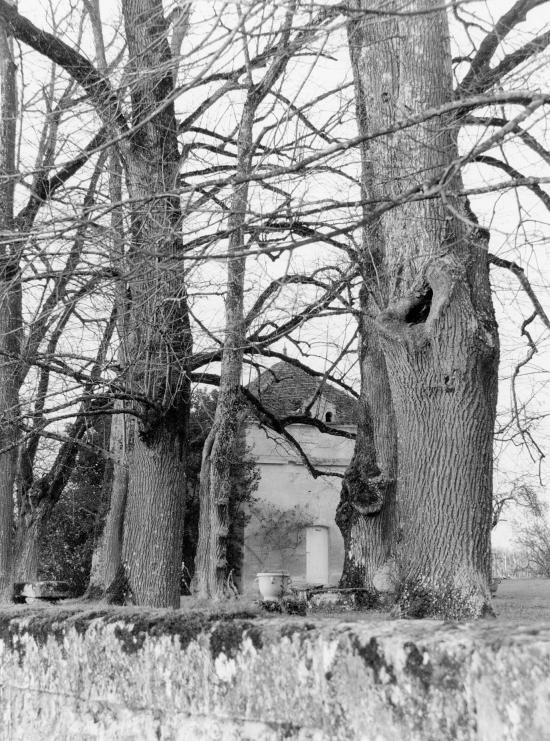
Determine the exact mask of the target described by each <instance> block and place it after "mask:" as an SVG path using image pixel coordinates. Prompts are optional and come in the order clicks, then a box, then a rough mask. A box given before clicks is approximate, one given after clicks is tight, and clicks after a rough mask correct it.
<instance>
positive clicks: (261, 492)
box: [243, 423, 355, 592]
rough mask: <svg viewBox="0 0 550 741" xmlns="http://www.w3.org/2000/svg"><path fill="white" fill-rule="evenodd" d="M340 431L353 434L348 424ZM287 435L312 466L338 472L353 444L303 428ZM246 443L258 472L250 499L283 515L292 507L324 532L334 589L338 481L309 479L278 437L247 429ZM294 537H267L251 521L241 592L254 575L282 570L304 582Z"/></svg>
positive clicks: (339, 545)
mask: <svg viewBox="0 0 550 741" xmlns="http://www.w3.org/2000/svg"><path fill="white" fill-rule="evenodd" d="M341 427H342V429H346V430H352V431H353V430H355V428H354V427H353V426H352V425H347V426H346V425H344V426H341ZM290 431H291V432H292V434H293V436H294V437H296V439H297V440H298V441H299V442H300V444H301V445H302V446H303V448H304V450H305V451H306V452H307V453H308V455H309V456H310V459H311V460H312V462H313V463H314V464H315V466H316V467H318V468H321V469H328V470H331V471H336V472H338V473H340V474H343V473H344V471H345V469H346V466H347V465H348V463H349V461H350V460H351V456H352V454H353V445H354V441H353V440H351V439H347V438H344V437H334V436H333V435H326V434H323V433H321V432H319V430H317V429H316V428H314V427H310V426H308V425H292V426H291V429H290ZM246 442H247V446H248V448H249V449H250V452H251V455H252V456H253V457H254V458H255V459H256V462H257V465H258V467H259V469H260V474H261V479H260V483H259V487H258V491H257V492H256V494H255V497H257V499H258V501H259V502H269V503H271V504H273V505H275V506H276V507H278V508H279V509H282V510H286V511H290V510H292V509H293V508H295V507H298V508H299V514H300V515H301V514H305V515H309V517H310V520H311V524H316V525H323V526H325V527H328V528H329V574H330V577H329V582H330V583H331V584H337V583H338V580H339V578H340V576H341V574H342V565H343V563H344V542H343V539H342V536H341V534H340V531H339V530H338V528H337V527H336V524H335V522H334V516H335V514H336V507H337V506H338V502H339V500H340V487H341V483H342V482H341V479H340V478H337V477H334V476H321V477H318V478H316V479H314V478H313V477H312V476H311V474H310V473H309V471H308V470H307V468H306V467H305V466H304V464H303V463H302V460H301V458H300V457H299V456H298V454H297V453H296V451H295V450H294V449H293V448H291V447H290V446H289V444H288V443H287V442H286V441H285V440H284V438H283V437H281V436H280V435H277V434H275V433H273V432H271V431H266V430H264V429H263V428H262V427H260V426H259V425H257V424H254V423H250V424H249V425H248V426H247V432H246ZM266 534H267V537H266ZM297 535H298V534H297V533H292V534H291V537H290V538H286V539H285V538H278V537H277V533H272V532H270V531H269V529H268V528H265V527H263V523H262V522H260V521H259V520H258V518H257V517H255V516H253V517H252V519H251V521H250V523H249V524H248V526H247V528H246V533H245V554H244V564H243V583H244V586H245V591H249V592H250V591H257V590H256V587H255V585H254V577H255V576H256V573H257V572H258V571H273V570H278V569H284V570H286V571H288V572H289V573H290V574H291V576H292V577H293V578H294V579H295V581H297V582H300V581H304V582H305V580H306V544H305V537H304V533H302V537H296V536H297Z"/></svg>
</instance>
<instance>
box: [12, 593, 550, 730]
mask: <svg viewBox="0 0 550 741" xmlns="http://www.w3.org/2000/svg"><path fill="white" fill-rule="evenodd" d="M350 618H351V616H350ZM353 618H354V619H349V620H340V619H338V620H335V619H334V618H322V617H318V616H314V617H312V616H309V617H306V618H300V617H289V616H281V617H273V618H264V617H259V616H258V615H257V614H256V613H255V612H254V611H247V610H243V611H240V612H234V613H232V612H230V611H229V612H224V611H223V610H220V611H219V612H217V613H209V612H207V611H202V612H189V611H182V610H176V611H171V610H138V609H136V608H131V607H127V608H108V607H102V606H100V605H98V606H94V607H93V608H90V609H82V608H81V607H76V606H69V605H62V606H59V607H49V608H48V607H44V608H39V609H38V608H33V607H22V606H13V607H9V608H6V609H4V610H2V611H0V718H2V719H3V720H2V723H3V728H4V732H3V737H6V738H9V739H10V741H11V739H13V740H14V741H17V740H18V739H34V738H40V739H48V738H52V739H56V741H63V739H69V738H71V739H73V738H86V739H123V738H124V739H126V740H128V739H149V738H151V739H158V738H161V739H174V740H175V741H184V739H185V740H186V741H187V740H188V739H195V738H196V739H205V740H206V739H229V740H232V739H235V741H236V740H237V739H243V740H245V741H246V740H247V739H250V741H252V739H254V741H256V740H259V741H276V740H278V739H283V738H286V739H316V740H318V741H321V740H323V739H327V741H338V740H340V739H341V740H342V741H348V740H350V741H354V740H355V739H367V740H368V741H371V740H372V741H409V740H410V741H446V740H447V739H449V740H450V739H453V740H454V739H456V740H458V741H470V740H474V739H475V740H478V739H479V741H512V740H513V741H545V740H546V739H550V624H547V623H540V624H536V625H535V624H531V625H525V626H521V625H517V624H512V623H511V624H506V623H502V622H499V621H483V622H480V623H476V624H469V625H468V624H466V625H462V624H461V625H455V624H448V623H447V624H446V623H443V622H441V621H436V620H418V621H408V620H391V621H390V620H388V621H377V622H373V621H369V620H368V619H355V618H356V616H355V615H354V616H353Z"/></svg>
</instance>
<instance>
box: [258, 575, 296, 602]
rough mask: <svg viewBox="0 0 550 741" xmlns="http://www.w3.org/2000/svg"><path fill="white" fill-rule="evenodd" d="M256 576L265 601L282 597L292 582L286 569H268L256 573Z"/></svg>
mask: <svg viewBox="0 0 550 741" xmlns="http://www.w3.org/2000/svg"><path fill="white" fill-rule="evenodd" d="M256 578H257V580H258V589H259V590H260V594H261V595H262V599H263V600H264V602H269V601H271V602H273V601H275V600H279V599H281V597H282V596H283V595H284V594H285V592H286V591H287V590H288V585H289V584H290V576H289V575H288V574H287V573H286V571H266V572H263V573H261V574H256Z"/></svg>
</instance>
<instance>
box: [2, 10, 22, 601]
mask: <svg viewBox="0 0 550 741" xmlns="http://www.w3.org/2000/svg"><path fill="white" fill-rule="evenodd" d="M15 69H16V68H15V64H14V60H13V49H12V42H11V38H10V36H9V35H8V32H7V29H6V24H5V23H3V22H1V23H0V176H1V181H2V182H1V185H0V229H1V230H2V231H4V233H5V232H7V231H9V230H12V229H13V194H14V184H15V132H16V115H17V91H16V81H15ZM0 241H1V243H2V244H1V245H0V451H2V452H0V602H9V601H11V599H12V593H13V578H12V547H13V534H12V533H13V496H14V485H15V476H16V468H17V449H16V445H17V416H18V404H19V393H18V387H17V382H16V380H15V379H16V377H17V366H18V352H19V340H20V331H21V307H20V286H19V259H18V255H17V247H12V246H10V245H9V241H7V240H6V237H5V236H4V237H3V238H2V239H1V240H0Z"/></svg>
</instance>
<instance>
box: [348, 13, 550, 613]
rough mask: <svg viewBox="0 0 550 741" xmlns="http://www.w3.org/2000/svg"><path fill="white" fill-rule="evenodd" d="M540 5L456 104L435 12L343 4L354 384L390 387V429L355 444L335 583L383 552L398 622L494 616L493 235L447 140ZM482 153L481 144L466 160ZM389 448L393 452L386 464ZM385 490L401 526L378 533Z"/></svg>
mask: <svg viewBox="0 0 550 741" xmlns="http://www.w3.org/2000/svg"><path fill="white" fill-rule="evenodd" d="M538 4H540V3H538V2H533V3H530V2H521V1H520V2H518V3H516V5H515V6H514V9H513V12H512V11H510V12H509V13H507V14H506V16H503V18H502V19H501V20H500V21H499V22H498V23H497V25H496V26H495V28H494V29H493V31H491V32H490V33H489V34H488V35H487V36H486V38H485V40H484V41H483V42H482V43H481V44H480V45H479V47H478V49H477V52H476V53H475V54H474V56H473V58H472V59H470V60H469V62H470V71H469V72H468V73H467V74H466V75H465V76H464V78H463V80H462V82H461V84H460V86H459V89H458V91H457V92H456V93H455V92H454V91H453V77H452V66H451V54H450V49H449V46H448V38H449V31H448V21H447V17H446V15H447V11H446V9H445V8H443V7H442V6H441V5H440V4H438V3H436V2H431V0H426V2H420V1H419V2H416V0H415V1H413V2H409V3H407V6H406V8H405V9H403V8H402V7H401V5H400V4H398V3H393V4H391V5H390V6H388V5H387V4H384V5H383V6H382V4H379V5H380V7H378V5H377V4H375V5H374V6H373V5H372V4H367V3H364V2H353V3H350V4H349V11H350V14H351V20H350V23H349V43H350V54H351V60H352V66H353V70H354V79H355V91H356V104H357V118H358V128H359V134H360V137H361V141H362V167H363V170H362V173H363V176H362V177H363V199H364V203H365V204H366V205H365V207H364V209H365V210H364V224H365V232H364V237H363V248H362V254H361V261H360V267H361V271H362V275H363V284H364V289H363V290H364V291H365V294H366V295H365V298H364V301H363V324H362V328H363V336H365V335H366V337H367V339H363V343H365V344H366V343H368V347H369V348H372V350H371V353H376V352H377V351H380V355H378V354H375V355H374V358H373V357H372V355H370V354H367V353H365V352H363V359H364V360H363V362H364V363H366V366H367V368H365V367H364V368H363V379H365V378H366V377H367V373H368V372H369V376H368V377H369V380H370V382H371V384H372V386H371V390H372V389H379V388H380V386H381V385H382V387H383V386H384V384H386V383H388V382H389V389H390V393H391V408H392V411H393V415H394V419H395V428H394V427H393V422H392V420H391V417H390V416H389V415H388V413H386V418H385V420H386V423H385V426H384V429H382V430H381V429H378V430H377V431H375V436H374V444H372V443H371V445H370V446H365V445H364V443H359V442H358V447H357V450H356V456H355V462H354V464H353V465H352V467H350V470H349V471H348V475H347V482H346V485H345V487H344V490H343V497H342V506H343V507H344V508H347V510H346V511H347V512H348V513H350V514H351V517H347V519H346V520H344V525H345V527H344V535H345V538H346V540H347V543H348V559H347V561H346V571H345V573H344V577H343V578H344V581H346V580H349V581H354V578H355V574H357V573H359V576H360V580H361V579H363V580H364V582H365V584H366V585H368V586H370V585H372V584H373V580H374V578H375V575H376V569H377V567H379V566H380V565H381V563H382V562H383V561H384V558H385V557H387V555H388V554H389V553H390V552H392V553H393V555H394V566H393V568H394V572H395V573H394V577H393V578H394V585H395V581H397V588H398V599H399V600H400V604H401V607H402V609H403V610H404V611H405V612H407V611H408V610H412V609H414V610H415V611H416V610H417V607H418V605H419V604H422V611H423V612H424V613H425V614H449V615H455V616H456V615H463V614H464V615H466V614H470V615H480V614H483V613H484V611H485V610H486V609H488V605H489V604H490V597H489V591H488V580H489V578H490V553H489V533H490V524H491V496H492V484H491V482H492V439H493V429H494V419H495V409H496V388H497V363H498V336H497V331H496V323H495V320H494V313H493V308H492V303H491V295H490V286H489V258H488V254H487V243H488V234H487V233H486V232H484V231H483V230H482V229H480V228H478V226H477V224H476V219H475V217H474V215H473V213H472V211H471V209H470V207H469V205H468V203H467V201H466V200H465V198H464V197H463V195H462V194H463V192H464V186H463V183H462V179H461V168H462V167H463V166H464V164H465V163H466V162H467V161H470V160H471V158H472V157H474V156H475V154H474V152H476V150H475V148H474V150H473V151H470V152H469V153H468V154H467V155H466V156H463V155H460V154H459V152H458V148H457V136H458V130H459V127H460V125H461V120H460V119H461V115H463V114H464V112H465V111H466V112H467V111H471V110H472V108H475V106H476V105H479V104H480V103H481V101H476V100H475V97H474V96H476V95H479V94H480V93H486V92H487V91H490V90H492V88H493V86H494V85H495V84H496V83H498V82H500V80H501V79H502V78H503V76H504V75H505V74H507V73H508V72H510V71H511V70H513V69H515V67H516V66H517V65H518V64H521V62H522V61H524V60H525V59H526V58H528V56H529V55H530V54H533V53H536V52H538V51H540V49H541V48H544V46H545V45H546V44H547V43H548V39H547V38H546V36H545V37H544V38H540V39H538V40H537V42H536V43H533V45H530V46H529V47H528V48H522V50H521V51H520V52H519V53H511V54H510V55H508V56H507V57H506V58H505V60H504V61H503V62H502V63H500V64H499V65H497V67H490V62H491V60H492V58H493V55H494V53H495V51H496V49H497V47H498V45H499V43H500V41H501V40H502V38H503V37H504V36H505V35H506V34H507V33H508V32H509V31H510V29H511V28H513V26H514V25H515V24H517V23H518V22H520V20H521V19H522V18H523V17H524V15H525V12H526V11H527V10H529V9H530V8H532V7H535V6H536V5H538ZM457 98H458V101H459V103H456V102H455V101H456V100H457ZM526 98H527V100H524V101H522V103H524V105H525V109H524V110H523V111H520V113H519V114H518V115H516V116H515V118H513V119H512V120H511V122H510V124H509V125H510V126H514V125H517V124H518V122H519V121H521V120H523V119H525V118H526V117H528V116H529V115H530V113H532V112H533V111H534V110H536V109H537V107H539V106H540V105H541V101H540V100H538V99H537V95H536V93H532V94H531V95H530V96H529V95H527V96H526ZM461 108H462V110H461ZM428 112H433V115H432V114H431V113H428ZM390 135H391V138H390ZM491 144H492V140H491V139H489V140H488V141H484V142H483V144H482V145H479V146H478V148H477V152H476V154H478V155H481V154H482V152H483V151H485V150H486V149H489V148H490V146H491ZM373 376H374V382H373ZM371 392H372V391H371ZM371 392H369V393H371ZM386 398H388V397H387V396H386ZM365 401H366V404H365V407H366V408H365V411H364V416H365V417H366V418H370V419H371V420H374V419H378V420H379V422H380V419H381V417H380V413H379V410H378V409H377V408H376V406H375V405H374V403H373V400H372V399H371V398H366V399H365ZM382 419H384V418H382ZM373 426H374V423H373V422H371V423H370V427H371V429H372V427H373ZM394 430H396V431H397V435H396V433H395V431H394ZM395 437H396V443H395V442H394V441H395ZM377 441H378V442H377ZM388 446H389V449H390V450H392V449H393V450H395V457H394V458H393V460H392V461H391V462H390V464H389V465H388V459H387V457H386V456H385V455H384V447H385V449H386V450H387V449H388ZM365 451H367V455H366V456H365ZM373 452H374V453H375V454H376V455H373ZM361 456H363V458H366V460H365V461H364V463H363V465H362V469H361V466H360V467H359V470H362V486H361V485H359V486H357V485H356V484H355V497H350V496H349V491H350V488H351V486H353V485H354V482H353V479H354V477H356V472H357V469H358V464H357V459H358V458H359V459H361ZM390 460H391V459H390ZM388 474H389V475H388ZM380 484H382V486H381V485H380ZM394 487H395V492H396V496H397V503H398V504H397V522H398V526H397V527H394V526H391V525H390V526H389V527H387V526H386V527H385V531H384V524H383V523H386V522H388V512H391V509H392V507H393V496H394ZM365 492H367V493H368V494H369V496H368V497H366V499H367V500H368V508H367V509H363V510H362V509H361V507H362V503H363V500H364V499H365ZM371 494H372V496H370V495H371ZM365 518H367V520H368V518H370V519H371V522H370V523H368V522H365V521H364V519H365ZM377 519H378V520H380V523H379V524H378V526H376V525H375V524H374V523H375V521H376V520H377ZM393 520H394V515H391V514H390V516H389V521H390V522H392V521H393ZM380 532H385V538H386V540H385V542H383V543H382V544H381V543H380V537H379V535H378V533H380ZM356 541H358V544H357V543H356ZM350 544H351V546H352V547H351V548H350V547H349V545H350ZM413 605H414V608H413V607H411V606H413Z"/></svg>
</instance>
